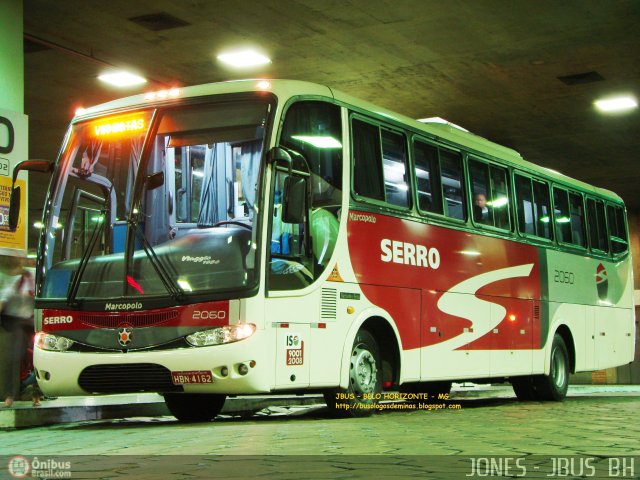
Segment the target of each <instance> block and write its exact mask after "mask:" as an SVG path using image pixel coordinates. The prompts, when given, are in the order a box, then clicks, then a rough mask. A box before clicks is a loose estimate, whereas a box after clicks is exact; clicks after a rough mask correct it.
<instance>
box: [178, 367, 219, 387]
mask: <svg viewBox="0 0 640 480" xmlns="http://www.w3.org/2000/svg"><path fill="white" fill-rule="evenodd" d="M171 381H172V382H173V384H174V385H187V384H194V383H213V375H211V372H210V371H208V370H193V371H184V372H171Z"/></svg>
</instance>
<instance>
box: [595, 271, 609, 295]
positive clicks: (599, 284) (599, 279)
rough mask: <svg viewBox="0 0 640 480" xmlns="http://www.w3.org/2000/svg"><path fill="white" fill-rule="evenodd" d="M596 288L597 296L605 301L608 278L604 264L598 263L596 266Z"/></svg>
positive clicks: (607, 292) (607, 291)
mask: <svg viewBox="0 0 640 480" xmlns="http://www.w3.org/2000/svg"><path fill="white" fill-rule="evenodd" d="M596 288H597V289H598V298H599V299H600V300H602V301H605V300H606V299H607V297H608V296H609V278H608V277H607V270H606V269H605V268H604V265H602V264H599V265H598V267H597V268H596Z"/></svg>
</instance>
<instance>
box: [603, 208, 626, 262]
mask: <svg viewBox="0 0 640 480" xmlns="http://www.w3.org/2000/svg"><path fill="white" fill-rule="evenodd" d="M607 222H608V224H609V235H610V238H611V251H612V253H613V254H614V255H619V254H621V253H625V252H626V251H627V249H628V248H629V243H628V240H627V229H626V225H625V221H624V209H623V208H622V207H618V206H614V205H607Z"/></svg>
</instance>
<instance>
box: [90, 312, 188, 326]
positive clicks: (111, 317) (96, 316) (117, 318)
mask: <svg viewBox="0 0 640 480" xmlns="http://www.w3.org/2000/svg"><path fill="white" fill-rule="evenodd" d="M178 313H179V312H178V311H177V310H170V311H165V312H118V313H104V312H83V313H81V314H80V321H81V322H82V323H84V324H85V325H87V326H90V327H94V328H119V327H120V326H122V325H126V324H128V325H130V326H131V327H134V328H141V327H152V326H156V325H161V324H163V323H167V322H171V321H173V320H176V319H177V318H178Z"/></svg>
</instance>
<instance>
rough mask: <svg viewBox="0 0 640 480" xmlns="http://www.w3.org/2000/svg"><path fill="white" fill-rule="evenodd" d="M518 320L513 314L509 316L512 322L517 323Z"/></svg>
mask: <svg viewBox="0 0 640 480" xmlns="http://www.w3.org/2000/svg"><path fill="white" fill-rule="evenodd" d="M516 318H517V317H516V316H515V315H514V314H513V313H512V314H511V315H509V320H510V321H511V322H515V321H516Z"/></svg>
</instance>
